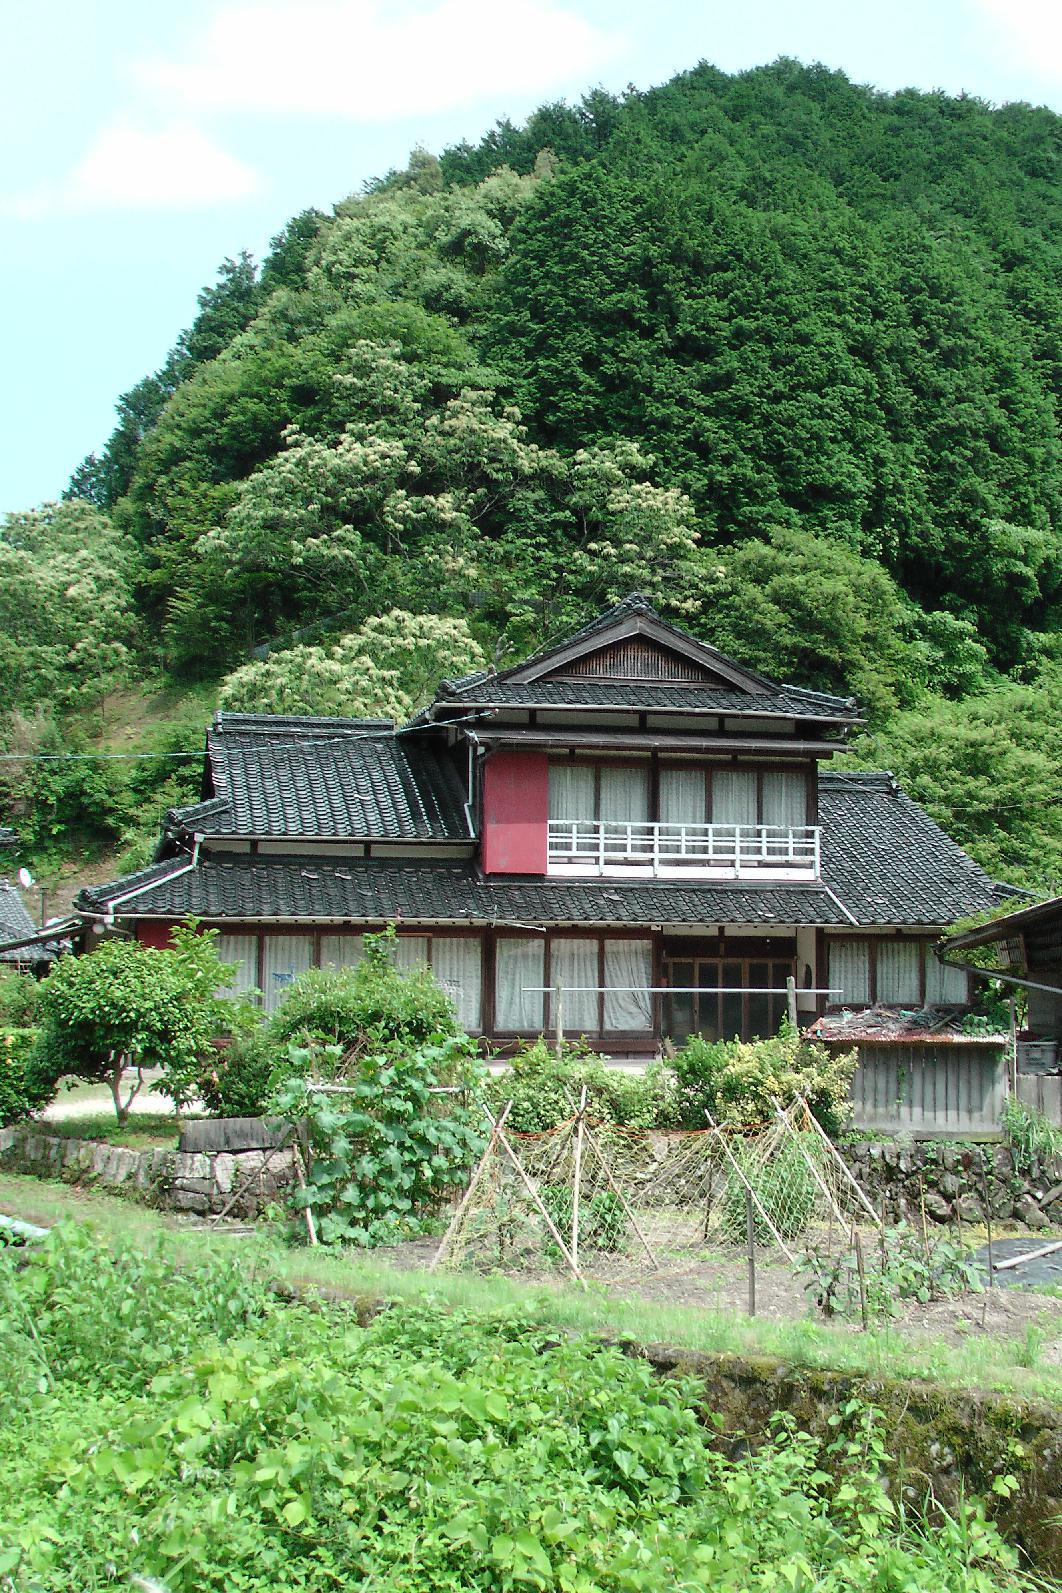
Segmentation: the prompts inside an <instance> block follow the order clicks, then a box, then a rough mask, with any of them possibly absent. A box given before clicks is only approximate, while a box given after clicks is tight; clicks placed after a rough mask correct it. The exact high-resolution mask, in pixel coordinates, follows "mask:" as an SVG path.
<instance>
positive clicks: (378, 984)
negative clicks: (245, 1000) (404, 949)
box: [269, 929, 458, 1047]
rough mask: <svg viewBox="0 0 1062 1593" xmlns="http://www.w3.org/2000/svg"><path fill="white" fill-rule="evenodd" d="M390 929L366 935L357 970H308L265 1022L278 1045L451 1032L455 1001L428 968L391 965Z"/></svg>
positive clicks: (381, 1040)
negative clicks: (403, 967) (381, 932)
mask: <svg viewBox="0 0 1062 1593" xmlns="http://www.w3.org/2000/svg"><path fill="white" fill-rule="evenodd" d="M394 944H395V934H394V930H393V929H392V930H388V931H387V932H386V933H384V934H382V935H366V936H365V957H364V958H363V960H362V961H361V962H360V963H358V965H357V967H356V968H310V969H308V970H307V972H306V973H304V974H300V975H299V977H298V978H297V979H296V980H295V981H294V982H293V984H292V985H291V987H290V989H289V990H288V993H287V995H286V996H285V997H284V1000H283V1002H282V1003H281V1005H280V1006H279V1007H278V1008H277V1010H276V1012H275V1013H274V1014H273V1016H272V1017H271V1018H270V1020H269V1032H270V1034H271V1035H272V1036H273V1038H274V1039H275V1040H276V1041H277V1042H278V1044H279V1045H280V1046H281V1047H284V1046H286V1045H287V1044H289V1043H290V1042H292V1041H294V1042H298V1043H302V1042H305V1041H308V1040H317V1041H323V1042H325V1043H330V1044H335V1045H342V1046H345V1047H347V1046H353V1045H358V1044H362V1043H364V1044H367V1045H379V1044H386V1043H388V1042H389V1041H392V1040H401V1041H405V1042H407V1043H409V1044H411V1045H416V1044H420V1043H422V1042H423V1041H425V1040H428V1039H429V1038H430V1037H431V1036H432V1035H441V1034H456V1033H457V1032H458V1029H457V1018H456V1015H455V1013H454V1005H453V1002H452V1001H451V1000H450V998H449V996H448V995H447V994H446V992H445V991H444V990H443V989H442V988H441V987H440V986H439V985H438V984H437V983H436V981H435V979H434V978H433V977H432V974H431V971H430V969H428V968H413V969H410V970H408V971H406V970H404V969H399V968H396V967H395V964H394Z"/></svg>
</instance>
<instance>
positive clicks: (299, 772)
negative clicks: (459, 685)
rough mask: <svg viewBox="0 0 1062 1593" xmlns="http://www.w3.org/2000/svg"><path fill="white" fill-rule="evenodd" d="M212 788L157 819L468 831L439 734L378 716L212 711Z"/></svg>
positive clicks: (231, 831)
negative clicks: (399, 730)
mask: <svg viewBox="0 0 1062 1593" xmlns="http://www.w3.org/2000/svg"><path fill="white" fill-rule="evenodd" d="M207 755H208V758H209V769H210V777H211V781H212V784H213V790H214V795H213V797H212V798H211V799H210V800H208V801H206V802H200V803H196V804H194V805H193V806H191V807H187V808H176V809H173V810H172V811H171V812H170V813H169V814H168V815H167V823H168V825H169V826H170V827H171V828H173V827H177V828H183V829H185V830H190V831H195V832H197V833H199V834H203V835H237V836H248V837H267V836H273V837H277V838H280V839H290V840H295V839H300V840H323V839H326V838H329V839H331V838H336V837H339V838H360V837H366V838H369V839H378V840H409V841H447V840H468V839H469V832H468V825H467V823H466V821H465V814H464V802H465V791H464V787H463V785H462V782H461V779H460V776H459V774H458V771H457V766H456V764H455V762H454V760H453V757H452V756H451V755H450V753H449V752H448V751H447V749H446V747H445V746H444V745H443V744H442V743H441V741H436V740H435V739H434V738H433V737H429V736H425V735H423V734H417V735H415V736H413V735H402V734H397V735H396V734H395V733H394V729H393V727H392V725H391V723H390V721H388V720H357V719H310V718H307V719H292V718H284V717H281V716H279V715H272V714H227V713H221V714H218V715H217V717H216V718H215V720H214V723H213V725H212V726H211V729H210V731H209V734H208V737H207Z"/></svg>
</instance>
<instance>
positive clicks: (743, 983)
mask: <svg viewBox="0 0 1062 1593" xmlns="http://www.w3.org/2000/svg"><path fill="white" fill-rule="evenodd" d="M793 972H794V965H793V962H792V961H791V960H788V959H787V960H784V961H783V960H780V959H777V958H758V957H667V958H665V959H664V982H665V984H667V985H668V986H670V987H671V989H672V990H674V992H675V993H674V995H666V996H664V997H663V1002H662V1005H663V1032H664V1034H665V1035H666V1036H667V1038H668V1039H670V1040H672V1041H673V1042H674V1043H675V1044H676V1045H682V1043H683V1042H684V1041H685V1040H688V1039H689V1037H690V1035H691V1034H700V1035H703V1036H704V1038H705V1039H706V1040H733V1039H739V1040H767V1039H770V1038H771V1036H773V1035H775V1034H777V1033H778V1026H779V1024H780V1023H781V1021H782V1018H783V1017H784V1015H785V1000H786V997H785V982H786V980H787V979H790V978H792V977H793ZM692 986H696V987H697V988H696V991H691V989H690V987H692ZM764 992H770V993H769V994H764Z"/></svg>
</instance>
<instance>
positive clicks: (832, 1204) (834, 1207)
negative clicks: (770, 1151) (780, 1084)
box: [769, 1095, 844, 1227]
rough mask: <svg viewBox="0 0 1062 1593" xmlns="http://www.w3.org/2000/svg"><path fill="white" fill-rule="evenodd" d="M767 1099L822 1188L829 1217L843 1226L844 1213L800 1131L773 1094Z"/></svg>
mask: <svg viewBox="0 0 1062 1593" xmlns="http://www.w3.org/2000/svg"><path fill="white" fill-rule="evenodd" d="M769 1100H770V1102H771V1105H772V1106H773V1107H774V1110H775V1115H776V1117H777V1118H778V1119H779V1121H780V1122H781V1124H782V1126H783V1127H784V1128H788V1130H789V1132H790V1133H791V1134H792V1135H793V1137H794V1139H795V1140H796V1147H797V1150H798V1151H799V1152H800V1154H801V1156H803V1158H804V1160H805V1162H806V1163H807V1165H808V1170H809V1172H810V1173H811V1176H812V1178H814V1180H815V1182H816V1183H817V1184H818V1186H819V1188H820V1189H821V1190H822V1193H823V1194H824V1195H825V1197H826V1209H827V1210H828V1211H829V1213H830V1215H831V1218H833V1217H836V1218H837V1221H838V1222H839V1223H840V1224H841V1226H842V1227H843V1226H844V1215H843V1213H842V1211H841V1208H840V1206H838V1204H837V1202H836V1200H834V1198H833V1192H832V1190H831V1189H830V1187H829V1185H828V1184H827V1182H826V1180H825V1179H824V1178H823V1176H822V1174H821V1173H820V1172H819V1169H818V1168H817V1167H816V1166H815V1163H814V1162H813V1161H812V1159H811V1157H810V1156H809V1155H808V1153H807V1151H806V1150H805V1149H804V1147H803V1145H802V1144H801V1143H800V1131H799V1129H798V1128H797V1127H796V1125H795V1124H794V1123H793V1121H792V1120H791V1118H790V1116H789V1113H788V1112H787V1111H786V1109H785V1107H784V1106H782V1104H781V1103H780V1102H779V1101H777V1100H776V1099H775V1097H774V1096H773V1095H772V1096H770V1097H769Z"/></svg>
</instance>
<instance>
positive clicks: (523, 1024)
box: [494, 935, 546, 1033]
mask: <svg viewBox="0 0 1062 1593" xmlns="http://www.w3.org/2000/svg"><path fill="white" fill-rule="evenodd" d="M494 966H495V980H494V1022H495V1026H496V1027H497V1028H498V1029H504V1030H511V1029H530V1030H532V1031H534V1032H539V1033H540V1032H541V1030H542V1013H543V1010H544V1009H543V998H542V995H541V993H540V992H541V988H542V986H543V985H544V984H545V982H546V945H545V940H544V938H543V937H541V936H538V935H536V936H535V938H534V939H533V940H515V939H513V940H510V939H509V938H508V936H505V937H504V938H502V939H499V941H498V943H497V949H496V956H495V965H494ZM527 985H531V986H537V987H538V990H537V991H534V990H527V989H525V986H527Z"/></svg>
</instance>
